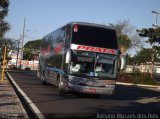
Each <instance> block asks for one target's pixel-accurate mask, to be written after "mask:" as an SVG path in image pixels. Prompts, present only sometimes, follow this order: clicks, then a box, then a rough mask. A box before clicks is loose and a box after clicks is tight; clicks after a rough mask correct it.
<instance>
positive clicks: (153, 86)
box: [116, 82, 160, 89]
mask: <svg viewBox="0 0 160 119" xmlns="http://www.w3.org/2000/svg"><path fill="white" fill-rule="evenodd" d="M116 84H120V85H126V86H139V87H148V88H157V89H160V86H155V85H143V84H134V83H122V82H116Z"/></svg>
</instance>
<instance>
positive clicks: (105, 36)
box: [72, 25, 118, 49]
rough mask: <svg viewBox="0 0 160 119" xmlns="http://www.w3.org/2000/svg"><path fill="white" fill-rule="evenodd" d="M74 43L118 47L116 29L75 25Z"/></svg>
mask: <svg viewBox="0 0 160 119" xmlns="http://www.w3.org/2000/svg"><path fill="white" fill-rule="evenodd" d="M72 43H74V44H80V45H89V46H95V47H103V48H110V49H118V45H117V37H116V31H115V30H112V29H107V28H102V27H94V26H85V25H74V26H73V35H72Z"/></svg>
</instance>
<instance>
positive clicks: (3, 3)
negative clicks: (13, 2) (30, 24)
mask: <svg viewBox="0 0 160 119" xmlns="http://www.w3.org/2000/svg"><path fill="white" fill-rule="evenodd" d="M8 7H9V0H0V38H2V37H3V36H4V33H5V32H6V31H8V30H9V29H10V25H9V24H8V23H7V22H6V21H5V20H4V18H5V17H6V16H7V15H8Z"/></svg>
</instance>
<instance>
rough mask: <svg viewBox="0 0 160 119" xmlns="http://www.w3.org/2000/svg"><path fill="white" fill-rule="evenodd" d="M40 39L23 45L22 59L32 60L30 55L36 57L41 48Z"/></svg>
mask: <svg viewBox="0 0 160 119" xmlns="http://www.w3.org/2000/svg"><path fill="white" fill-rule="evenodd" d="M41 41H42V40H41V39H37V40H33V41H28V42H27V43H26V44H25V45H24V55H23V58H24V59H28V60H30V59H32V54H35V55H38V53H39V50H40V46H41Z"/></svg>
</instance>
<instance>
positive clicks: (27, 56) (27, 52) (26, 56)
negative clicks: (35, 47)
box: [23, 49, 31, 60]
mask: <svg viewBox="0 0 160 119" xmlns="http://www.w3.org/2000/svg"><path fill="white" fill-rule="evenodd" d="M23 59H27V60H30V59H31V51H30V50H29V49H24V53H23Z"/></svg>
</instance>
